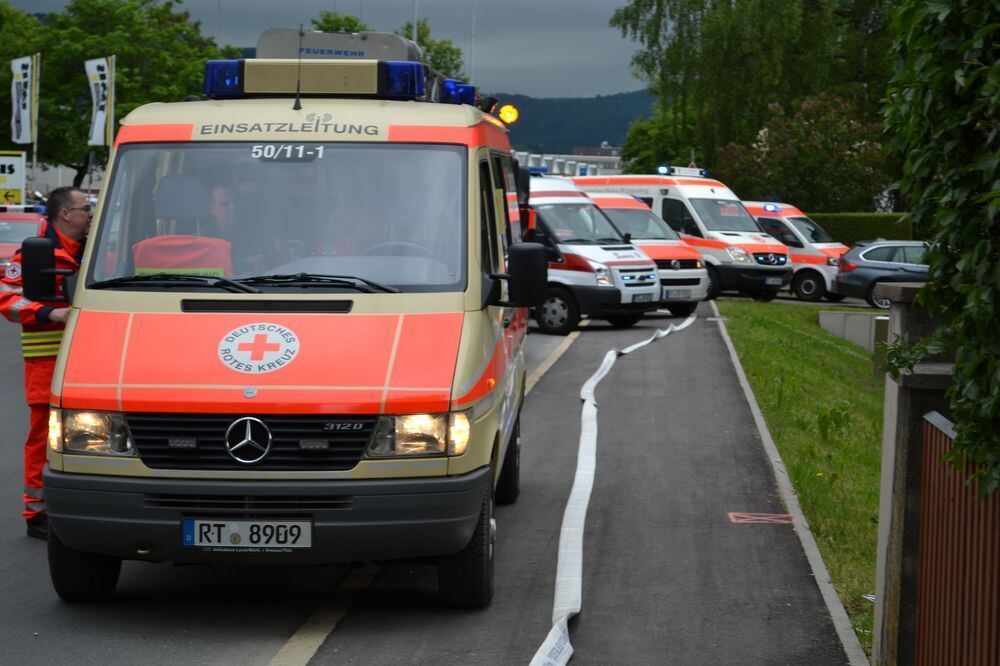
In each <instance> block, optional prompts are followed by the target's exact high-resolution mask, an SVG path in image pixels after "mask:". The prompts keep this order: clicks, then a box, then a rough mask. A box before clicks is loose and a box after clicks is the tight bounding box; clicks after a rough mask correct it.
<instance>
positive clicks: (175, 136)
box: [115, 124, 194, 147]
mask: <svg viewBox="0 0 1000 666" xmlns="http://www.w3.org/2000/svg"><path fill="white" fill-rule="evenodd" d="M193 133H194V125H193V124H170V125H122V127H121V129H119V130H118V136H117V137H115V146H116V147H117V146H118V144H120V143H158V142H161V141H190V140H191V135H192V134H193Z"/></svg>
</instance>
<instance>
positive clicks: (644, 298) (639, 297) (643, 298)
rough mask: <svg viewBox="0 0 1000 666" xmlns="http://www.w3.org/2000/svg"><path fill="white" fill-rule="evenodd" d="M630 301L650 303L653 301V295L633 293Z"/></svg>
mask: <svg viewBox="0 0 1000 666" xmlns="http://www.w3.org/2000/svg"><path fill="white" fill-rule="evenodd" d="M632 302H633V303H652V302H653V295H652V294H635V295H633V296H632Z"/></svg>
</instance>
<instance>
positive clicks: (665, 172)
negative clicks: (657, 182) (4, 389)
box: [656, 164, 670, 176]
mask: <svg viewBox="0 0 1000 666" xmlns="http://www.w3.org/2000/svg"><path fill="white" fill-rule="evenodd" d="M656 173H658V174H660V175H661V176H669V175H670V167H668V166H666V165H663V164H661V165H660V166H658V167H656Z"/></svg>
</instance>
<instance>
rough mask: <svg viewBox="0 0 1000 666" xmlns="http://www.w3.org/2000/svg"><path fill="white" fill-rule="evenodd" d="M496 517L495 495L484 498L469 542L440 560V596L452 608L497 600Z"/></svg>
mask: <svg viewBox="0 0 1000 666" xmlns="http://www.w3.org/2000/svg"><path fill="white" fill-rule="evenodd" d="M495 538H496V520H495V519H494V517H493V497H492V494H489V495H487V496H486V497H485V498H483V508H482V510H481V511H480V513H479V522H478V523H476V529H475V530H474V531H473V532H472V539H470V540H469V543H468V545H467V546H466V547H465V548H463V549H462V550H460V551H458V552H457V553H455V554H454V555H449V556H447V557H443V558H441V560H440V561H439V562H438V596H439V597H440V599H441V603H442V604H444V605H445V606H448V607H450V608H485V607H486V606H489V605H490V601H492V599H493V544H494V540H495Z"/></svg>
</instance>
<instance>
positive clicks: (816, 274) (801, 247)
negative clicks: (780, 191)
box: [743, 201, 850, 301]
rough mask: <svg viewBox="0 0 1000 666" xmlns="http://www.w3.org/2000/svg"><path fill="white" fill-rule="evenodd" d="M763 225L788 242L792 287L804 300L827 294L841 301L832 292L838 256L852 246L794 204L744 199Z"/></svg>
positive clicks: (761, 225)
mask: <svg viewBox="0 0 1000 666" xmlns="http://www.w3.org/2000/svg"><path fill="white" fill-rule="evenodd" d="M743 205H744V206H746V208H747V210H748V211H750V214H751V215H753V216H754V217H755V218H756V219H757V224H759V225H760V228H761V229H763V230H764V231H766V232H767V233H768V234H769V235H771V236H773V237H774V238H776V239H777V240H778V241H780V242H782V243H784V244H785V245H787V246H788V252H789V258H790V260H791V264H792V269H793V270H794V271H795V274H794V276H793V277H792V291H793V292H795V295H796V296H798V297H799V299H801V300H803V301H818V300H820V299H822V298H823V297H824V296H826V298H827V300H830V301H841V300H843V299H844V297H843V295H841V294H837V293H834V292H833V281H834V280H835V279H836V277H837V260H838V259H839V258H840V255H842V254H844V253H845V252H847V251H848V250H849V249H850V248H849V247H847V246H846V245H844V244H843V243H838V242H837V241H835V240H834V239H833V236H831V235H830V234H828V233H827V232H826V230H824V229H823V227H821V226H819V225H818V224H816V222H815V221H814V220H811V219H809V217H808V216H807V215H806V214H805V213H803V212H802V211H801V210H799V209H798V208H796V207H795V206H792V205H789V204H786V203H771V202H767V203H765V202H762V201H744V202H743Z"/></svg>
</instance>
